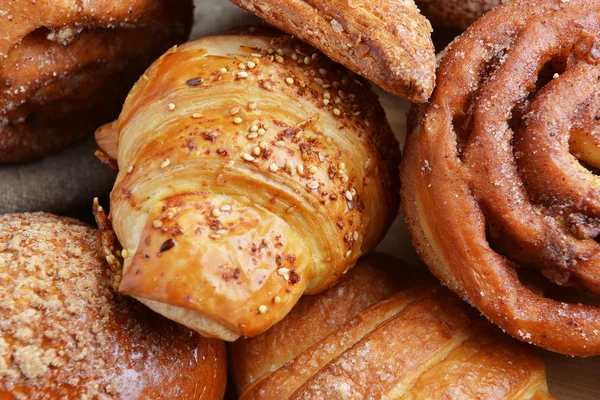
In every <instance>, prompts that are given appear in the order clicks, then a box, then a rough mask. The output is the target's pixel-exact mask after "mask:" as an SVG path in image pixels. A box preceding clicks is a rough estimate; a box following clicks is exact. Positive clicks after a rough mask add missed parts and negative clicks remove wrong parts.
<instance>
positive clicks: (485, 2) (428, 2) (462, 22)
mask: <svg viewBox="0 0 600 400" xmlns="http://www.w3.org/2000/svg"><path fill="white" fill-rule="evenodd" d="M507 1H508V0H468V1H467V0H415V3H417V6H419V8H420V9H421V12H423V14H425V16H426V17H427V18H429V20H430V21H431V23H432V24H433V25H434V26H446V27H451V28H458V29H467V28H468V27H469V26H470V25H471V24H472V23H473V22H475V21H476V20H477V18H479V17H481V16H482V15H483V14H485V13H486V12H488V11H490V10H491V9H492V8H494V7H496V6H498V5H499V4H502V3H506V2H507Z"/></svg>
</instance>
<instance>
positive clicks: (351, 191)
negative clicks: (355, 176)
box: [350, 188, 356, 196]
mask: <svg viewBox="0 0 600 400" xmlns="http://www.w3.org/2000/svg"><path fill="white" fill-rule="evenodd" d="M350 193H352V196H356V189H354V188H350Z"/></svg>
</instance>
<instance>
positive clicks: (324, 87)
mask: <svg viewBox="0 0 600 400" xmlns="http://www.w3.org/2000/svg"><path fill="white" fill-rule="evenodd" d="M321 87H322V88H323V89H329V88H330V87H331V85H330V84H329V83H326V84H324V85H322V86H321Z"/></svg>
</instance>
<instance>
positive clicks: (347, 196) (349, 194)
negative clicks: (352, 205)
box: [345, 190, 353, 201]
mask: <svg viewBox="0 0 600 400" xmlns="http://www.w3.org/2000/svg"><path fill="white" fill-rule="evenodd" d="M345 195H346V199H348V201H352V198H353V197H352V192H350V191H349V190H346V193H345Z"/></svg>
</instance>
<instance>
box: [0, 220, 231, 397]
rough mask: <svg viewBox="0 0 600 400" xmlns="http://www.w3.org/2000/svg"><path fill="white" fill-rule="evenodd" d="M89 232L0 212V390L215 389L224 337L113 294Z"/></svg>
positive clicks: (146, 393)
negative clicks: (197, 330) (213, 336)
mask: <svg viewBox="0 0 600 400" xmlns="http://www.w3.org/2000/svg"><path fill="white" fill-rule="evenodd" d="M96 233H97V231H96V230H95V229H93V228H92V227H89V226H87V225H85V224H83V223H80V222H78V221H76V220H73V219H69V218H63V217H56V216H53V215H50V214H43V213H36V214H8V215H4V216H0V398H2V399H6V398H8V399H10V398H17V399H41V398H43V399H50V398H51V399H54V398H57V399H58V398H78V399H84V398H90V399H91V398H94V399H95V398H102V399H105V398H111V399H113V398H114V399H138V398H139V399H142V398H143V399H158V398H162V399H220V398H222V397H223V393H224V390H225V381H226V360H225V348H224V345H223V344H222V343H221V342H219V341H216V340H209V339H204V338H202V337H200V336H199V335H198V334H196V333H193V332H192V331H190V330H188V329H186V328H183V327H181V326H179V325H177V324H175V323H172V322H170V321H168V320H166V319H164V318H163V317H161V316H159V315H157V314H154V313H153V312H152V311H150V310H148V309H147V308H145V307H144V306H142V305H141V304H139V303H138V302H137V301H135V300H131V299H128V298H122V297H119V296H118V295H115V294H114V292H113V290H112V287H111V278H112V277H111V274H112V273H111V271H110V269H109V268H108V266H107V264H106V262H105V261H104V259H103V257H104V256H100V255H99V254H98V253H99V252H98V251H97V250H98V249H97V245H96V242H97V241H96Z"/></svg>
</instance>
